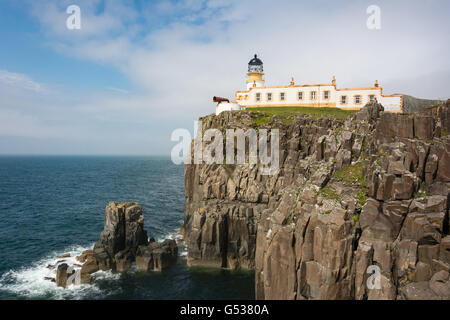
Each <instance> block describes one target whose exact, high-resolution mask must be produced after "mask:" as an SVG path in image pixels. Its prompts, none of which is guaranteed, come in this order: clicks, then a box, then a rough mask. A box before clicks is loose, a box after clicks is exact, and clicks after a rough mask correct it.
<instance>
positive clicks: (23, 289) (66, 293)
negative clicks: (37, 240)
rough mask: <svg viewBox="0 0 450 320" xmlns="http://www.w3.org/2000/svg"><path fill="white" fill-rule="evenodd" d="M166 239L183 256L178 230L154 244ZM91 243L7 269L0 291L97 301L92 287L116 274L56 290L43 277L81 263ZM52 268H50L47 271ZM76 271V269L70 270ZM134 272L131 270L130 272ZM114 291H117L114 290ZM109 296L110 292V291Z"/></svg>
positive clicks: (96, 275)
mask: <svg viewBox="0 0 450 320" xmlns="http://www.w3.org/2000/svg"><path fill="white" fill-rule="evenodd" d="M166 239H172V240H176V241H177V244H178V248H179V250H178V255H179V256H181V257H185V256H187V248H186V246H185V245H184V242H183V241H182V240H183V236H182V235H180V234H179V232H178V229H176V230H174V231H173V232H170V233H169V234H167V235H164V236H162V237H158V238H157V241H158V242H159V241H164V240H166ZM93 246H94V244H92V245H90V246H87V247H84V246H80V245H74V246H70V247H68V248H66V249H65V250H62V251H58V252H52V253H50V254H49V255H47V256H46V257H44V258H42V259H40V260H38V261H36V262H34V263H32V264H31V265H30V266H27V267H22V268H20V269H17V270H9V271H7V272H5V273H4V274H3V275H1V276H0V290H2V291H6V292H9V293H10V294H11V296H17V297H21V298H40V299H83V298H93V297H95V298H101V297H102V295H103V293H102V290H101V289H100V288H99V287H98V286H97V285H96V281H97V280H118V279H119V278H120V276H121V274H120V273H113V272H111V271H97V272H96V273H94V274H93V275H92V276H93V282H92V284H83V285H70V286H68V287H67V288H61V287H57V286H56V283H55V282H52V281H49V280H46V279H45V278H46V277H48V278H56V267H57V265H58V263H67V264H68V265H69V266H73V265H74V264H81V263H80V262H79V261H77V260H76V259H75V257H76V256H78V255H80V254H81V253H82V252H83V251H85V250H90V249H92V247H93ZM64 253H69V254H70V257H68V258H58V257H59V256H61V255H63V254H64ZM48 266H53V267H54V268H48ZM74 269H79V267H74ZM133 271H136V270H135V268H132V269H131V270H130V272H133ZM117 290H120V288H118V289H117ZM109 293H112V292H111V291H110V292H109Z"/></svg>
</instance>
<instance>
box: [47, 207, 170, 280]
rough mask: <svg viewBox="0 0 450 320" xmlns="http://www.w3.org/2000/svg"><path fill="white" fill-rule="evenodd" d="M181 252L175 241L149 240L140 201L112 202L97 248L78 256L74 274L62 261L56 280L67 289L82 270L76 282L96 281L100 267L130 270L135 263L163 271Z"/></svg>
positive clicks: (95, 246)
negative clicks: (96, 273)
mask: <svg viewBox="0 0 450 320" xmlns="http://www.w3.org/2000/svg"><path fill="white" fill-rule="evenodd" d="M177 255H178V247H177V244H176V242H175V241H174V240H165V241H164V242H162V243H157V242H155V241H154V240H153V238H152V241H151V242H150V243H148V239H147V232H146V231H145V230H144V216H143V215H142V207H141V206H140V205H139V204H137V203H136V202H124V203H117V202H110V203H109V204H108V206H107V207H106V210H105V225H104V229H103V231H102V232H101V233H100V239H99V240H98V241H97V242H96V243H95V245H94V248H93V250H86V251H84V252H83V253H82V254H81V255H79V256H77V257H76V260H77V261H78V262H80V263H82V265H79V264H74V265H73V266H72V267H74V266H75V267H77V268H71V269H70V270H72V269H74V271H72V272H71V273H70V274H69V273H68V269H69V265H68V264H66V263H60V264H58V266H57V268H56V279H55V281H56V284H57V286H60V287H64V288H65V287H66V286H67V285H68V284H67V280H68V278H69V277H70V276H71V275H73V273H74V272H79V274H77V276H78V278H77V279H78V280H77V281H78V283H77V281H75V282H74V283H75V284H88V283H91V281H92V276H91V275H92V274H93V273H95V272H97V271H99V270H104V271H105V270H113V271H119V272H120V271H126V270H128V269H129V268H130V267H131V265H132V263H134V262H136V266H137V267H138V268H139V269H142V270H145V271H162V270H163V269H166V268H168V267H170V266H171V265H172V264H174V263H175V262H176V259H177ZM69 256H70V255H69ZM65 257H68V256H67V255H65ZM78 267H81V268H78Z"/></svg>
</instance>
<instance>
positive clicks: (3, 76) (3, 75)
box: [0, 70, 44, 92]
mask: <svg viewBox="0 0 450 320" xmlns="http://www.w3.org/2000/svg"><path fill="white" fill-rule="evenodd" d="M0 83H1V84H3V85H6V86H9V87H12V88H21V89H25V90H29V91H34V92H42V91H43V90H44V89H43V87H42V85H41V84H39V83H37V82H35V81H33V80H32V79H31V78H30V77H28V76H26V75H24V74H20V73H15V72H9V71H7V70H0Z"/></svg>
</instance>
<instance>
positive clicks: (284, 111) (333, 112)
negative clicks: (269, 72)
mask: <svg viewBox="0 0 450 320" xmlns="http://www.w3.org/2000/svg"><path fill="white" fill-rule="evenodd" d="M247 111H256V112H264V113H266V114H267V115H266V116H263V115H262V116H261V118H266V119H264V120H263V119H260V118H258V119H257V120H258V121H260V122H262V123H267V122H269V121H270V119H271V118H272V117H273V116H274V115H277V116H279V117H280V118H286V117H288V116H292V115H296V114H309V115H311V116H312V117H313V118H321V117H327V118H335V119H344V118H347V117H348V116H350V115H352V114H354V113H355V112H356V110H342V109H339V108H318V107H257V108H247ZM282 120H283V119H282ZM284 120H285V121H286V120H287V119H284Z"/></svg>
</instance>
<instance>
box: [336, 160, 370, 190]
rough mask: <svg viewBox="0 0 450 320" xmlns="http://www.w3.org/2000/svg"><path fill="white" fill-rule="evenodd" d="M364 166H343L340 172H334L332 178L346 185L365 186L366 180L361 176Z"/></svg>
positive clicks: (361, 164)
mask: <svg viewBox="0 0 450 320" xmlns="http://www.w3.org/2000/svg"><path fill="white" fill-rule="evenodd" d="M363 168H364V164H363V163H360V164H357V165H354V166H345V167H343V168H342V169H341V170H338V171H336V172H335V173H334V174H333V176H334V177H335V178H336V179H339V180H342V181H343V182H344V183H345V184H347V185H353V184H358V185H365V184H366V179H365V178H364V174H363Z"/></svg>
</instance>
